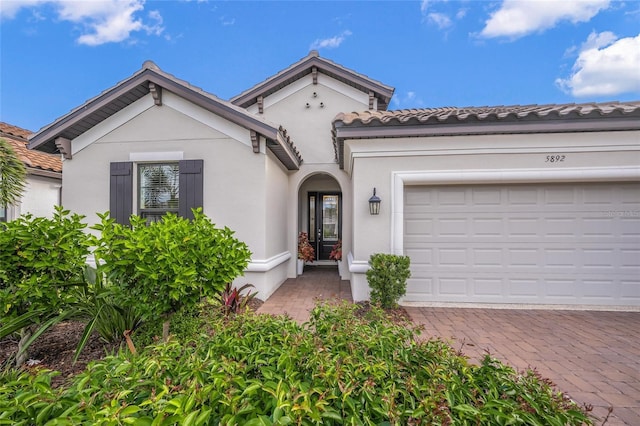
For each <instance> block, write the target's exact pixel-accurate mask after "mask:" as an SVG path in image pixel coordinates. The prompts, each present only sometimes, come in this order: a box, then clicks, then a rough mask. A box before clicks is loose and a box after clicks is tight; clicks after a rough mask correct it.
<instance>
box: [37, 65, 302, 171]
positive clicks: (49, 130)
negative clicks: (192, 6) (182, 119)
mask: <svg viewBox="0 0 640 426" xmlns="http://www.w3.org/2000/svg"><path fill="white" fill-rule="evenodd" d="M152 85H153V86H155V87H156V88H160V89H159V90H160V93H158V94H157V91H156V92H155V93H154V96H158V101H157V104H161V90H168V91H170V92H172V93H175V94H177V95H178V96H181V97H183V98H185V99H187V100H188V101H190V102H192V103H194V104H196V105H198V106H200V107H202V108H204V109H206V110H208V111H210V112H212V113H214V114H216V115H219V116H221V117H223V118H225V119H227V120H229V121H231V122H233V123H236V124H238V125H240V126H242V127H244V128H246V129H248V130H251V131H253V132H256V133H257V134H260V135H262V136H264V137H265V138H266V139H267V140H273V141H276V142H277V144H280V143H282V142H283V140H282V138H279V136H278V135H279V132H280V129H279V128H278V127H277V126H275V125H273V124H271V123H268V122H267V121H266V120H264V119H262V118H261V117H257V116H255V115H253V114H250V113H249V112H247V111H246V110H244V109H242V108H240V107H237V106H235V105H233V104H231V103H230V102H227V101H224V100H222V99H220V98H218V97H216V96H215V95H212V94H211V93H208V92H206V91H204V90H202V89H201V88H199V87H196V86H193V85H191V84H189V83H188V82H186V81H184V80H180V79H178V78H176V77H175V76H173V75H171V74H169V73H166V72H164V71H162V70H161V69H160V68H159V67H158V66H157V65H156V64H154V63H153V62H151V61H147V62H145V63H144V64H143V67H142V69H141V70H139V71H138V72H136V73H135V74H133V75H132V76H131V77H129V78H127V79H125V80H122V81H121V82H119V83H118V84H116V85H115V86H113V87H111V88H109V89H107V90H105V91H104V92H102V93H100V94H99V95H98V96H96V97H94V98H92V99H89V100H88V101H86V102H85V103H84V104H82V105H81V106H79V107H78V108H76V109H74V110H72V111H71V112H69V113H68V114H66V115H64V116H62V117H60V118H58V119H57V120H56V121H54V122H53V123H51V124H49V125H47V126H45V127H43V128H42V129H40V130H39V131H38V132H36V133H35V134H33V135H32V136H31V137H30V138H29V140H30V143H29V147H30V148H32V149H38V150H40V151H44V152H49V153H53V152H58V148H57V147H56V144H55V140H56V139H57V138H65V139H69V140H73V139H75V138H76V137H78V136H80V135H81V134H83V133H84V132H86V131H87V130H89V129H91V128H92V127H94V126H95V125H97V124H99V123H100V122H102V121H104V120H106V119H107V118H109V117H111V116H112V115H114V114H116V113H117V112H119V111H121V110H122V109H124V108H126V107H127V106H128V105H131V104H132V103H134V102H136V101H137V100H139V99H141V98H142V97H144V96H146V95H148V94H149V93H151V87H153V86H152ZM288 141H289V143H290V144H291V145H292V142H291V141H290V139H289V140H288ZM293 151H294V152H295V154H296V155H293V156H291V155H286V156H283V155H282V154H280V155H279V154H277V153H276V156H277V158H278V159H280V161H281V162H282V163H283V164H284V165H285V167H287V169H289V170H296V169H298V168H299V166H300V164H301V163H302V157H301V156H300V154H299V153H298V152H297V150H293ZM282 152H289V154H290V153H291V152H292V151H291V150H290V149H284V150H283V151H282Z"/></svg>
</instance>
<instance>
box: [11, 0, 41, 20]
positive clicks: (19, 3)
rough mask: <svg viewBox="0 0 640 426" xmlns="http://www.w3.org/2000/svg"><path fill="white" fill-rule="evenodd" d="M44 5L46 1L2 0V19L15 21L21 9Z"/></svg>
mask: <svg viewBox="0 0 640 426" xmlns="http://www.w3.org/2000/svg"><path fill="white" fill-rule="evenodd" d="M44 3H45V1H44V0H0V18H2V19H13V18H15V17H16V14H17V13H18V11H19V10H20V9H23V8H26V7H32V6H36V5H40V4H44Z"/></svg>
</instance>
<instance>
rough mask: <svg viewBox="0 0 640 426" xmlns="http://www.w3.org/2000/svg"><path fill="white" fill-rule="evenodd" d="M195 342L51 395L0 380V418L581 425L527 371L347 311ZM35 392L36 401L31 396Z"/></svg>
mask: <svg viewBox="0 0 640 426" xmlns="http://www.w3.org/2000/svg"><path fill="white" fill-rule="evenodd" d="M211 321H212V322H211V324H210V326H211V328H212V329H213V330H214V331H213V333H212V334H211V335H210V336H207V337H206V338H202V339H200V340H199V341H198V342H197V344H180V343H179V342H177V341H170V342H169V343H167V344H162V345H157V346H151V347H149V348H147V349H146V350H145V351H144V352H143V353H142V354H141V355H139V356H131V355H127V354H124V353H121V354H119V355H117V356H111V357H107V358H106V359H105V360H102V361H99V362H95V363H92V364H90V365H89V366H88V368H87V370H86V371H85V372H84V373H82V374H80V375H79V376H76V377H75V378H74V379H73V381H72V382H71V383H69V384H68V385H67V386H66V387H63V388H61V389H60V390H57V391H52V390H51V389H50V386H49V384H48V380H49V377H50V375H51V374H52V373H50V372H39V373H38V374H37V375H35V376H25V375H22V374H19V373H11V374H5V375H0V413H3V415H2V416H3V417H2V420H3V421H6V422H13V423H20V422H22V423H25V424H44V423H46V422H48V421H52V422H51V424H212V425H216V424H222V425H235V424H243V425H272V424H280V425H284V424H364V425H375V424H397V425H405V424H436V425H437V424H470V425H476V424H516V425H518V424H519V425H528V424H558V425H560V424H562V425H579V424H583V423H587V424H589V423H591V422H590V420H589V418H588V417H587V415H586V414H585V413H584V412H582V411H581V410H580V409H579V407H577V406H576V405H575V404H574V403H573V402H571V401H569V400H568V399H566V398H565V397H564V396H563V395H562V394H560V393H558V392H555V391H554V389H552V388H551V387H550V386H549V385H548V383H547V382H546V381H545V380H541V379H539V378H538V377H537V375H536V374H535V373H533V372H530V371H529V372H525V373H516V372H515V371H514V370H513V369H512V368H510V367H507V366H505V365H502V364H500V363H499V362H498V361H496V360H493V359H491V358H489V357H488V356H487V357H486V358H485V360H484V361H483V362H482V364H481V365H479V366H478V365H470V364H468V362H467V360H466V359H465V358H464V357H461V356H459V355H457V354H456V352H455V351H454V350H453V349H452V348H451V347H450V346H448V345H447V344H445V343H444V342H442V341H440V340H429V341H425V340H423V339H420V338H419V336H418V333H417V331H416V330H412V329H407V328H404V327H401V326H397V325H394V324H393V323H391V322H389V321H388V320H387V319H386V317H385V314H384V312H383V311H381V310H379V309H376V308H374V309H372V310H371V311H370V312H367V313H365V314H361V313H360V312H359V308H358V307H357V306H354V305H348V304H345V305H340V306H330V305H324V306H320V307H318V308H316V309H315V310H314V312H313V313H312V316H311V320H310V322H309V323H308V324H307V325H306V328H305V327H302V326H300V325H298V324H296V323H295V322H294V321H292V320H289V319H287V318H285V317H271V316H257V315H251V314H245V315H237V316H231V317H228V318H225V317H224V316H222V315H219V316H217V317H213V318H212V319H211ZM36 389H37V392H36Z"/></svg>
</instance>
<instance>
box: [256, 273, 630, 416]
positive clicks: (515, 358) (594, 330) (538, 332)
mask: <svg viewBox="0 0 640 426" xmlns="http://www.w3.org/2000/svg"><path fill="white" fill-rule="evenodd" d="M331 298H342V299H346V300H351V291H350V288H349V282H348V281H340V279H339V278H338V274H337V272H336V268H335V267H315V268H314V267H311V268H309V267H307V269H306V270H305V272H304V274H303V275H301V276H300V277H298V278H297V279H289V280H287V281H285V283H284V284H283V285H282V286H281V287H280V288H279V289H278V290H277V291H276V292H275V293H274V294H273V295H272V296H271V297H270V298H269V300H267V302H266V303H265V304H264V305H262V307H261V308H260V310H259V312H262V313H270V314H282V313H287V314H289V315H290V316H291V317H292V318H294V319H295V320H297V321H299V322H304V321H307V320H308V319H309V311H310V310H311V308H312V307H313V306H314V304H315V302H314V301H315V299H331ZM405 309H406V311H407V312H408V313H409V315H410V316H411V318H412V320H413V321H414V322H415V323H416V324H422V325H424V328H425V333H424V334H425V336H427V337H430V336H433V337H440V338H443V339H445V340H448V341H450V342H451V344H452V346H453V347H455V348H456V349H457V348H461V349H462V351H463V352H464V353H465V354H467V355H468V356H469V357H470V358H471V360H472V361H477V360H478V359H480V358H481V357H482V356H484V354H485V351H489V352H490V353H491V355H492V356H494V357H496V358H498V359H500V360H501V361H503V362H505V363H507V364H510V365H512V366H513V367H515V368H517V369H524V368H527V367H532V368H536V369H537V370H538V371H539V372H540V373H541V374H542V375H543V376H545V377H548V378H550V379H551V380H553V381H554V382H555V383H556V384H557V386H558V389H559V390H562V391H563V392H567V393H568V394H569V395H570V396H571V398H573V399H574V400H575V401H577V402H579V403H586V404H591V405H593V406H594V411H593V413H594V414H595V415H596V416H598V417H600V418H604V417H605V416H606V415H607V408H608V407H609V406H612V407H613V408H614V411H613V413H612V414H611V416H610V417H609V420H608V422H607V425H625V424H626V425H633V426H640V312H603V311H556V310H521V309H518V310H514V309H472V308H416V307H405Z"/></svg>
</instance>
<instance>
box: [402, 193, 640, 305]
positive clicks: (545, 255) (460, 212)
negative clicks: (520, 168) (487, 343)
mask: <svg viewBox="0 0 640 426" xmlns="http://www.w3.org/2000/svg"><path fill="white" fill-rule="evenodd" d="M405 195H406V200H407V204H406V205H405V235H404V248H405V253H406V254H407V255H408V256H410V257H411V262H412V266H411V269H412V278H411V280H410V284H408V288H407V296H406V298H405V300H423V301H456V302H460V301H469V302H491V303H562V304H572V303H575V304H622V305H624V304H632V305H638V304H640V213H637V212H635V211H632V210H630V207H628V206H636V205H638V206H640V200H639V198H640V184H638V183H612V184H593V183H591V184H578V183H575V184H562V185H548V184H547V185H542V184H540V185H506V186H505V185H503V186H499V185H486V186H450V187H446V186H441V187H410V186H408V187H406V188H405ZM409 201H411V203H412V204H411V205H409ZM625 209H626V210H625Z"/></svg>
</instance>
